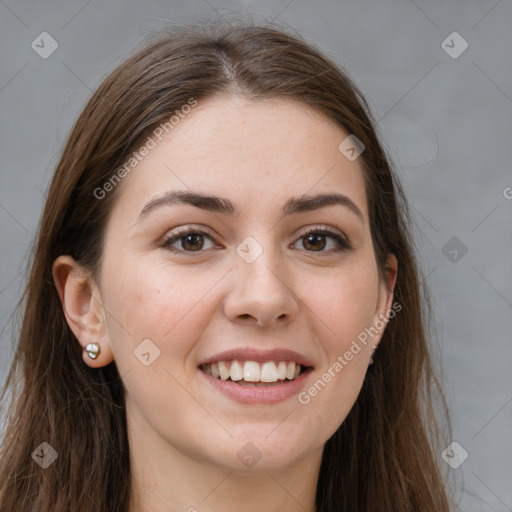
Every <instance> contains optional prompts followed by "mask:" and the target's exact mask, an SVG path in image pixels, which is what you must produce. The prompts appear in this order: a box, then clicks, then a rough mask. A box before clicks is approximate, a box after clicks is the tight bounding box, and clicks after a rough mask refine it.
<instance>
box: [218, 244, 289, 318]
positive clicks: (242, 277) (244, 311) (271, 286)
mask: <svg viewBox="0 0 512 512" xmlns="http://www.w3.org/2000/svg"><path fill="white" fill-rule="evenodd" d="M236 258H237V260H236V263H235V267H234V269H233V271H232V272H230V274H231V275H230V280H231V281H230V291H229V293H228V294H227V296H226V300H225V302H224V312H225V314H226V316H227V318H229V319H230V320H231V321H232V322H235V323H245V324H249V323H251V324H254V325H259V326H262V327H264V326H269V327H270V326H278V325H279V326H281V325H285V324H288V323H290V322H291V321H293V320H294V319H295V318H296V316H297V314H298V311H299V305H298V297H297V296H296V294H295V293H294V291H293V287H294V284H293V282H292V277H291V274H290V272H289V271H286V269H285V268H284V265H283V264H282V261H281V260H280V259H279V257H278V256H277V255H276V254H275V253H274V251H272V250H270V249H267V248H266V249H265V250H264V251H263V253H262V254H261V255H260V256H259V257H258V258H257V259H256V260H255V261H253V262H252V263H248V262H246V261H244V260H243V259H242V258H240V257H239V256H238V255H237V256H236Z"/></svg>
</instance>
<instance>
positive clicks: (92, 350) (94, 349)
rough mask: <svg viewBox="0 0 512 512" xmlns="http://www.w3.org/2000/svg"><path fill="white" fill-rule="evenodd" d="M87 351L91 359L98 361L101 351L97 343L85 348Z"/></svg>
mask: <svg viewBox="0 0 512 512" xmlns="http://www.w3.org/2000/svg"><path fill="white" fill-rule="evenodd" d="M85 351H86V352H87V355H88V356H89V357H90V358H91V359H96V358H97V357H98V356H99V354H100V352H101V349H100V346H99V345H98V344H97V343H89V344H88V345H87V346H86V347H85Z"/></svg>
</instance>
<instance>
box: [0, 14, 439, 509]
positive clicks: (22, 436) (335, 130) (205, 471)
mask: <svg viewBox="0 0 512 512" xmlns="http://www.w3.org/2000/svg"><path fill="white" fill-rule="evenodd" d="M408 230H409V228H408V211H407V204H406V200H405V198H404V196H403V192H402V190H401V188H400V185H399V183H398V181H397V179H396V177H395V176H394V175H393V174H392V171H391V168H390V163H389V161H388V159H387V157H386V155H385V153H384V151H383V149H382V147H381V145H380V143H379V141H378V138H377V135H376V132H375V129H374V127H373V125H372V121H371V117H370V114H369V111H368V106H367V104H366V102H365V100H364V99H363V97H362V96H361V94H360V92H359V91H358V90H357V88H356V87H355V86H354V84H353V83H352V82H351V81H350V79H349V78H347V76H346V75H345V74H343V73H342V72H341V71H340V70H339V69H338V68H337V67H336V65H335V64H334V63H333V62H332V61H330V60H329V59H328V58H326V57H325V56H323V55H321V54H320V53H319V52H318V51H317V50H316V49H314V48H313V47H311V46H310V45H309V44H307V43H306V42H304V41H303V40H302V39H301V38H300V36H298V35H296V34H291V33H287V32H285V31H283V30H281V29H278V28H274V27H272V26H270V25H269V26H252V25H250V24H246V23H217V24H212V25H209V26H206V25H205V26H188V27H182V28H181V29H179V30H174V31H168V32H167V33H164V34H161V35H159V36H158V37H157V38H155V39H154V40H152V41H150V42H148V43H147V44H145V46H143V47H142V48H141V49H140V50H139V51H138V52H137V53H136V54H135V55H134V56H132V57H131V58H129V59H128V60H126V61H125V62H124V63H122V64H121V65H120V66H119V67H118V68H117V69H116V70H115V71H114V72H113V73H111V74H110V75H109V76H108V77H107V78H106V79H105V81H104V82H103V83H102V84H101V86H100V87H99V89H98V90H97V91H96V93H95V94H94V95H93V97H92V98H91V100H90V101H89V102H88V104H87V105H86V107H85V109H84V111H83V112H82V114H81V116H80V117H79V119H78V121H77V123H76V125H75V127H74V128H73V130H72V133H71V135H70V137H69V140H68V142H67V144H66V146H65V149H64V152H63V155H62V158H61V160H60V162H59V164H58V166H57V169H56V172H55V175H54V177H53V179H52V182H51V185H50V189H49V193H48V197H47V200H46V205H45V208H44V212H43V217H42V221H41V225H40V228H39V234H38V237H37V244H36V247H35V253H34V255H33V262H32V264H31V270H30V277H29V280H28V284H27V288H26V293H25V296H24V307H25V310H24V318H23V323H22V326H21V333H20V339H19V344H18V347H17V352H16V355H15V359H14V362H13V366H12V368H11V370H10V373H9V375H8V379H7V381H6V385H5V389H4V394H5V392H6V391H7V390H8V389H12V391H13V393H14V392H17V393H18V395H16V401H15V402H13V403H12V408H11V410H10V411H9V414H8V422H7V429H6V432H5V435H4V439H3V444H2V447H1V461H2V462H1V467H0V482H1V483H0V485H1V486H2V487H1V498H0V509H1V510H9V511H24V512H26V511H45V512H47V511H70V510H73V511H98V510H101V511H123V512H124V511H130V512H135V511H149V510H151V511H163V510H166V511H167V510H189V511H194V510H197V511H199V512H202V511H214V510H216V511H219V510H222V511H231V510H244V511H256V510H258V511H259V510H265V511H273V510H276V511H277V510H279V511H288V510H290V511H292V510H293V511H296V510H304V511H307V512H310V511H317V512H320V511H350V512H354V511H366V512H368V511H386V512H388V511H393V512H405V511H419V510H421V511H432V512H434V511H436V512H439V511H448V510H449V498H448V494H447V491H446V490H445V486H444V484H443V477H442V474H441V468H440V467H439V460H440V456H439V454H440V452H441V450H442V448H443V447H444V446H443V445H442V444H439V443H441V442H442V441H441V440H440V437H439V431H438V428H437V424H438V422H437V421H436V418H435V416H434V410H435V409H434V398H435V397H436V396H437V397H440V399H441V402H440V403H441V404H444V401H443V397H442V393H441V392H440V389H439V385H438V383H437V380H436V378H435V375H434V372H433V370H432V366H431V360H430V356H429V344H428V337H427V328H426V321H425V306H427V305H428V302H427V298H426V297H422V296H421V293H420V280H419V269H418V268H417V265H416V261H415V258H414V253H413V250H412V245H411V237H410V234H409V231H408ZM377 347H378V350H377ZM372 363H373V364H372ZM13 396H15V395H14V394H13ZM445 412H446V411H445Z"/></svg>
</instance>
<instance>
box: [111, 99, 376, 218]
mask: <svg viewBox="0 0 512 512" xmlns="http://www.w3.org/2000/svg"><path fill="white" fill-rule="evenodd" d="M347 136H348V133H347V132H346V131H345V130H343V129H342V128H341V127H339V126H338V125H337V124H336V123H334V122H333V121H332V120H331V119H329V118H327V117H326V116H325V115H323V114H321V113H319V112H317V111H315V110H313V109H311V108H310V107H308V106H307V105H305V104H304V103H302V102H298V101H295V100H288V99H276V98H272V99H265V100H247V99H243V98H239V97H231V96H230V97H227V96H220V97H214V98H210V99H208V100H206V101H203V102H200V103H198V104H197V106H195V107H194V108H192V109H191V110H190V111H189V113H187V114H186V115H183V116H182V117H180V118H179V122H178V123H177V124H175V125H174V127H173V128H172V130H171V131H170V133H168V134H167V135H165V137H163V138H162V140H161V141H158V140H156V144H155V146H154V147H153V148H152V149H150V150H149V152H148V153H147V154H146V155H145V156H144V157H143V158H142V159H141V160H140V161H139V162H138V163H137V165H136V166H135V167H134V169H133V170H132V171H131V172H130V174H129V176H128V177H127V178H125V179H124V181H123V183H121V187H122V190H119V191H118V192H120V197H119V198H118V201H117V204H116V206H115V208H114V210H116V212H113V214H114V213H116V214H119V215H122V216H123V217H125V218H131V219H132V220H133V218H134V216H136V215H138V214H139V213H140V212H141V210H142V209H143V208H144V205H145V204H146V203H147V202H148V201H150V200H151V199H154V198H155V197H156V196H159V195H161V194H162V193H165V192H170V191H174V190H187V191H192V192H201V193H205V194H210V195H218V196H221V197H229V198H230V199H231V201H232V202H233V203H234V204H235V205H236V206H240V207H243V208H244V209H247V208H250V207H251V205H252V206H254V207H255V208H256V209H257V210H258V211H259V213H260V214H261V213H262V212H263V211H265V212H268V213H271V212H274V211H275V212H276V213H281V210H279V208H281V209H282V205H284V204H285V202H286V201H287V200H288V199H289V198H290V197H292V196H293V197H297V196H302V195H306V194H307V195H313V194H319V193H332V192H339V193H342V194H345V195H347V196H349V197H350V198H351V199H352V200H353V201H354V202H355V203H356V204H357V205H358V206H359V208H360V209H361V211H362V212H363V213H364V216H365V217H366V216H367V214H366V211H367V207H366V193H365V186H364V179H363V171H362V163H361V159H357V160H355V161H349V160H348V159H347V158H345V156H344V155H343V154H342V153H341V152H340V151H339V149H338V146H339V145H340V143H341V142H342V141H343V140H344V139H345V138H346V137H347ZM274 207H276V208H274Z"/></svg>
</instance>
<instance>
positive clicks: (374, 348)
mask: <svg viewBox="0 0 512 512" xmlns="http://www.w3.org/2000/svg"><path fill="white" fill-rule="evenodd" d="M372 348H373V352H375V351H376V350H377V347H375V346H373V345H372ZM373 363H374V361H373V353H372V355H371V356H370V362H369V363H368V366H370V365H372V364H373Z"/></svg>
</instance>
